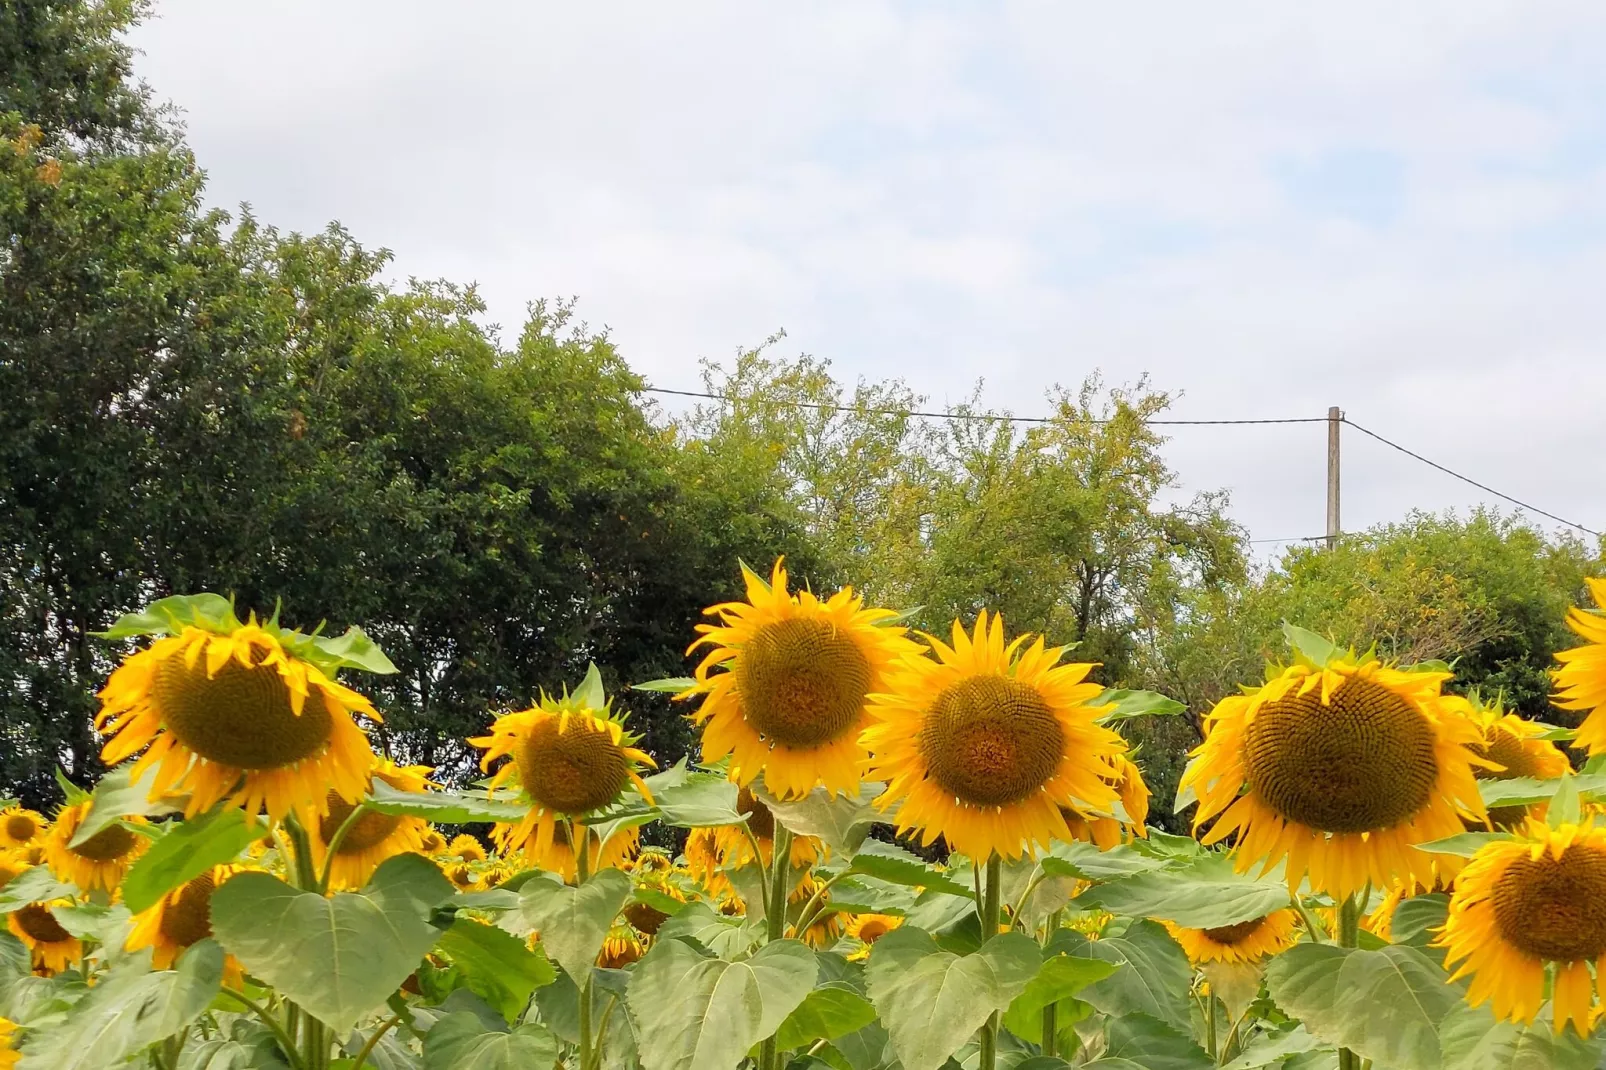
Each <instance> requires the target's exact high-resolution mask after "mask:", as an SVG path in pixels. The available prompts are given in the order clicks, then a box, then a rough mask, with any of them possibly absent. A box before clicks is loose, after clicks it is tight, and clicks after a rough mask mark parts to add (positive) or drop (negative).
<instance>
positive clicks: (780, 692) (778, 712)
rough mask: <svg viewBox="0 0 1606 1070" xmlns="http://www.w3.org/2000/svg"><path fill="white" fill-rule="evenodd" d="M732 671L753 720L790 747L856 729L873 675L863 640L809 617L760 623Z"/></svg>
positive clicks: (764, 732)
mask: <svg viewBox="0 0 1606 1070" xmlns="http://www.w3.org/2000/svg"><path fill="white" fill-rule="evenodd" d="M731 671H732V672H733V673H735V675H736V694H737V695H739V696H740V698H741V702H742V713H743V714H744V715H745V716H746V718H747V723H748V724H750V725H752V726H753V727H754V728H756V729H757V730H758V732H759V734H760V735H762V736H763V737H764V738H765V739H767V740H769V741H771V742H773V743H781V744H784V745H786V746H788V747H818V746H821V745H823V744H826V743H830V742H832V741H833V740H836V739H838V738H840V737H841V736H842V735H843V734H844V733H846V732H849V731H851V730H852V729H853V727H854V726H855V725H856V724H857V723H858V721H859V718H860V716H861V714H863V712H864V696H865V695H866V694H867V693H868V692H869V690H870V682H871V679H872V677H873V674H872V672H871V671H870V662H869V661H868V660H867V659H866V658H865V656H864V652H863V651H862V650H860V649H859V646H858V644H857V643H855V642H854V641H853V640H852V639H850V638H848V637H847V636H846V635H845V634H843V633H842V632H841V631H840V630H838V629H837V628H835V627H833V626H832V625H831V624H829V623H827V622H826V621H823V620H808V619H803V618H792V619H789V620H780V621H776V622H774V623H773V624H766V625H764V626H763V627H762V628H760V629H758V631H757V632H755V633H754V635H753V637H752V638H751V639H749V640H748V641H747V642H746V644H744V645H743V646H742V649H741V652H740V654H738V655H737V657H736V663H735V665H734V666H733V667H732V669H731Z"/></svg>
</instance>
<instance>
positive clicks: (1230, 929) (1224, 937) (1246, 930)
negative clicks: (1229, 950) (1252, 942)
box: [1204, 918, 1266, 945]
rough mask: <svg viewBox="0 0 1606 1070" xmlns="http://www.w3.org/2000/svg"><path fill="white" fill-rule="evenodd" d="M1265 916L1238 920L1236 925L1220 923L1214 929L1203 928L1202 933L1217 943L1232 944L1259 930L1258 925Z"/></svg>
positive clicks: (1247, 937)
mask: <svg viewBox="0 0 1606 1070" xmlns="http://www.w3.org/2000/svg"><path fill="white" fill-rule="evenodd" d="M1265 920H1266V919H1265V918H1255V919H1253V920H1251V921H1240V922H1238V923H1237V924H1236V925H1222V926H1219V927H1217V928H1214V929H1205V930H1204V934H1205V935H1206V936H1208V937H1210V939H1212V940H1214V941H1215V942H1216V943H1218V944H1227V945H1232V944H1236V943H1240V942H1241V941H1244V940H1247V939H1249V938H1250V937H1251V936H1253V935H1255V933H1257V932H1259V931H1260V925H1261V923H1262V922H1264V921H1265Z"/></svg>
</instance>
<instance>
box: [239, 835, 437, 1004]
mask: <svg viewBox="0 0 1606 1070" xmlns="http://www.w3.org/2000/svg"><path fill="white" fill-rule="evenodd" d="M452 893H453V889H452V885H451V883H450V882H449V881H447V879H446V878H445V877H443V876H442V875H441V872H440V870H438V869H436V868H435V866H434V864H433V863H431V862H430V861H429V860H428V859H426V858H422V857H420V856H419V855H414V854H405V855H397V856H396V857H395V858H391V859H387V860H386V861H385V862H384V863H383V864H382V865H380V867H379V869H378V870H377V871H376V872H375V873H374V876H373V879H372V880H370V881H369V882H368V885H367V886H366V887H365V888H363V889H362V891H360V892H341V893H340V894H338V895H335V896H330V897H327V898H326V897H324V896H321V895H318V894H317V893H315V892H303V891H300V890H299V889H296V888H292V887H291V886H290V885H288V884H286V883H284V882H283V881H281V880H279V879H278V878H277V877H273V876H271V875H269V874H267V873H240V874H236V875H235V876H234V877H231V878H230V879H229V880H228V881H227V882H225V883H224V885H223V886H222V887H221V888H219V889H218V890H217V891H215V892H213V893H212V931H213V933H214V934H215V935H216V937H217V939H218V942H219V943H221V944H222V945H223V946H224V948H226V949H227V950H228V952H229V953H230V954H231V955H233V956H234V957H235V958H237V959H239V960H240V962H241V963H242V964H244V966H245V968H246V970H247V971H249V972H250V973H251V974H253V975H254V976H256V977H260V978H261V979H262V980H264V981H266V982H268V984H270V985H272V986H273V987H274V988H276V989H278V990H279V991H280V992H281V993H282V994H283V995H285V996H287V997H289V998H290V999H293V1000H294V1001H295V1002H297V1003H299V1004H300V1005H301V1006H303V1007H305V1008H307V1009H308V1010H309V1011H311V1012H312V1013H314V1014H315V1015H317V1017H318V1018H319V1019H320V1020H322V1021H323V1022H324V1023H325V1024H327V1025H328V1026H330V1027H331V1028H332V1029H334V1031H335V1032H337V1033H344V1032H345V1031H346V1030H348V1029H350V1028H351V1027H352V1025H353V1024H354V1023H355V1022H356V1021H357V1019H358V1018H360V1017H361V1016H362V1015H364V1014H366V1013H367V1012H369V1011H371V1010H373V1009H374V1008H375V1007H378V1006H379V1005H380V1004H382V1003H384V1002H385V1000H386V999H387V998H388V997H389V996H390V995H391V993H393V992H395V991H396V989H397V988H398V987H399V986H400V985H401V983H402V982H403V981H405V980H407V975H408V974H410V973H412V972H413V970H414V969H415V968H416V967H417V966H418V961H419V959H421V958H423V956H424V953H425V952H427V951H429V949H430V948H432V947H434V946H435V942H436V941H437V940H439V939H440V935H441V928H437V927H436V925H434V924H432V923H431V917H432V915H433V914H434V913H435V910H436V908H437V907H438V906H440V905H441V904H443V903H445V902H447V901H448V900H450V899H451V898H452ZM448 917H449V915H448Z"/></svg>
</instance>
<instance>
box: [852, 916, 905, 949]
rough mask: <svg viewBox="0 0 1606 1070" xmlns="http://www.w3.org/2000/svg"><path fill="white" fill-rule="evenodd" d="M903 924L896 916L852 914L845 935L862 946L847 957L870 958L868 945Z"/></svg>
mask: <svg viewBox="0 0 1606 1070" xmlns="http://www.w3.org/2000/svg"><path fill="white" fill-rule="evenodd" d="M902 924H903V919H902V918H900V917H898V916H897V915H896V914H854V915H852V916H851V917H849V918H848V923H847V934H848V935H849V936H851V937H853V939H855V940H857V941H859V943H861V944H863V945H864V946H863V947H861V948H859V950H857V951H855V952H853V954H851V955H849V956H848V958H849V959H850V960H854V961H857V960H862V959H866V958H869V957H870V945H871V944H874V943H875V942H876V941H877V940H879V939H881V938H882V937H883V936H885V935H887V934H888V933H890V932H891V931H892V930H894V929H896V928H897V927H898V926H900V925H902Z"/></svg>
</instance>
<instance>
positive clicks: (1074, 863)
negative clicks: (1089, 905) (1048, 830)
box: [1037, 842, 1165, 883]
mask: <svg viewBox="0 0 1606 1070" xmlns="http://www.w3.org/2000/svg"><path fill="white" fill-rule="evenodd" d="M1037 864H1038V865H1040V866H1042V867H1043V872H1044V873H1051V874H1053V875H1054V876H1056V877H1075V878H1077V879H1078V880H1084V881H1093V882H1094V883H1097V882H1099V881H1111V880H1118V879H1120V878H1121V877H1130V876H1132V875H1133V874H1135V873H1147V872H1149V871H1150V870H1156V869H1160V868H1162V867H1164V866H1165V862H1164V860H1162V859H1159V858H1150V857H1149V856H1148V855H1145V854H1141V853H1139V852H1138V851H1135V850H1133V849H1132V848H1131V847H1128V846H1125V845H1124V844H1123V845H1121V846H1118V847H1112V848H1111V849H1110V850H1108V851H1101V850H1099V848H1098V845H1097V844H1092V843H1080V842H1077V843H1056V844H1054V846H1053V848H1052V849H1051V850H1050V851H1049V853H1048V854H1046V855H1044V856H1043V857H1042V858H1041V859H1039V860H1038V863H1037Z"/></svg>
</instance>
